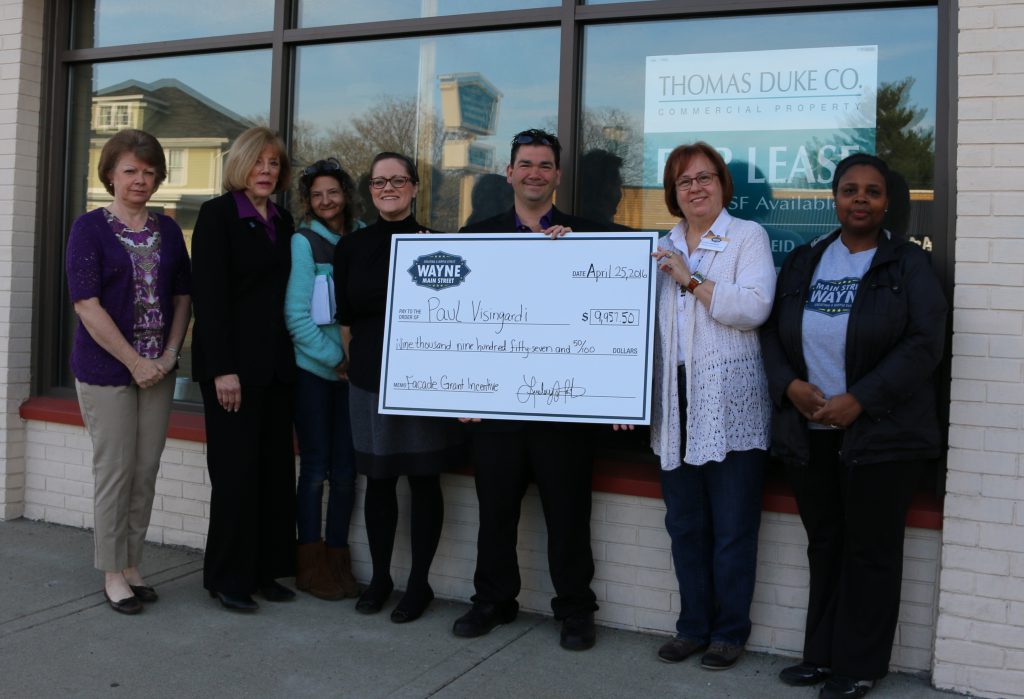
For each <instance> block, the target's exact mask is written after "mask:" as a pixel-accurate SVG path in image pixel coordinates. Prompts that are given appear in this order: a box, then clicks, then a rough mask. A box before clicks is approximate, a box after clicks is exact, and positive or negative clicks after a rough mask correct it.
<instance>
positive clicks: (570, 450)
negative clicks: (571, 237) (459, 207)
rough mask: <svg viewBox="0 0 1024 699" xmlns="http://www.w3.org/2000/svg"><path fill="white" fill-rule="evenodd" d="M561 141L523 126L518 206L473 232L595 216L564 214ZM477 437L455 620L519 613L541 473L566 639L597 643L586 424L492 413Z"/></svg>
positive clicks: (490, 624)
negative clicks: (472, 514) (559, 205)
mask: <svg viewBox="0 0 1024 699" xmlns="http://www.w3.org/2000/svg"><path fill="white" fill-rule="evenodd" d="M560 156H561V146H560V145H559V143H558V139H557V138H556V137H555V136H553V135H551V134H549V133H545V132H544V131H540V130H537V129H531V130H529V131H523V132H521V133H519V134H516V136H515V138H513V140H512V154H511V158H510V159H509V165H508V168H507V170H506V176H507V179H508V182H509V184H511V185H512V189H513V191H514V194H515V198H514V205H513V207H512V208H511V209H510V210H508V211H506V212H504V213H502V214H499V215H497V216H494V217H492V218H489V219H486V220H484V221H480V222H479V223H475V224H473V225H470V226H466V227H464V228H463V229H462V232H466V233H508V232H511V231H521V232H523V233H527V234H528V233H530V232H535V233H542V234H545V235H548V236H550V237H552V238H557V237H559V236H562V235H564V234H566V233H568V232H571V231H573V230H577V231H595V230H598V227H597V225H596V224H594V223H592V222H590V221H587V220H586V219H582V218H577V217H575V216H570V215H568V214H565V213H562V212H561V211H559V210H558V209H556V208H555V207H554V206H553V205H552V203H551V201H552V196H553V195H554V192H555V188H556V187H557V186H558V183H559V180H560V178H561V174H562V171H561V168H560ZM470 431H471V435H472V436H471V439H470V445H471V450H472V456H473V463H474V467H475V470H476V493H477V500H478V501H479V504H480V530H479V533H478V536H477V563H476V573H475V574H474V576H473V584H474V586H475V587H476V594H475V595H473V607H472V609H470V610H469V611H468V612H467V613H466V614H464V615H463V616H462V617H460V618H459V619H457V620H456V621H455V626H454V628H453V629H452V630H453V632H454V633H455V635H456V636H463V637H467V638H472V637H475V636H482V635H484V634H486V633H488V632H489V631H490V630H491V629H493V628H494V627H495V626H498V625H499V624H504V623H508V622H511V621H512V620H513V619H515V617H516V613H517V612H518V610H519V604H518V602H516V596H517V595H518V594H519V590H520V586H521V584H520V576H519V563H518V560H517V557H516V543H517V533H518V531H517V530H518V525H519V511H520V505H521V502H522V499H523V494H524V493H525V492H526V487H527V485H528V484H529V482H530V480H531V479H532V480H533V481H534V482H535V483H536V484H537V489H538V491H539V494H540V499H541V504H542V506H543V509H544V520H545V522H546V524H547V530H548V567H549V569H550V571H551V581H552V582H553V583H554V587H555V598H554V599H553V600H552V601H551V608H552V610H553V611H554V614H555V618H556V619H559V620H560V621H561V622H562V634H561V645H562V647H563V648H567V649H569V650H586V649H587V648H590V647H591V646H593V645H594V640H595V630H594V610H596V609H597V604H596V603H595V596H594V592H593V590H591V589H590V582H591V580H592V579H593V577H594V557H593V554H592V552H591V549H590V496H591V492H590V482H591V469H592V462H593V459H592V455H591V452H590V449H589V447H588V440H587V438H586V432H585V428H584V427H583V426H581V425H571V424H561V423H551V422H520V421H512V422H507V421H486V422H482V423H479V424H474V425H472V426H471V427H470Z"/></svg>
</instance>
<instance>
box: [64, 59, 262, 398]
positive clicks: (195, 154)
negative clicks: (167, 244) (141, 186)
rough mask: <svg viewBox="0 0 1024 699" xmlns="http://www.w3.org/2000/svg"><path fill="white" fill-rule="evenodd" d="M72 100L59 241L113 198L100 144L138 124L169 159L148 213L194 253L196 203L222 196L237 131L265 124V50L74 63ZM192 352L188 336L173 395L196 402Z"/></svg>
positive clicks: (70, 323)
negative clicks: (174, 226) (174, 227)
mask: <svg viewBox="0 0 1024 699" xmlns="http://www.w3.org/2000/svg"><path fill="white" fill-rule="evenodd" d="M69 102H70V115H71V116H70V121H69V134H68V175H67V190H66V194H65V206H64V211H65V217H64V219H65V220H64V228H63V230H64V231H65V240H66V235H67V234H66V231H68V230H69V229H70V227H71V223H72V222H73V221H74V219H75V218H76V217H78V216H79V215H81V214H82V213H84V212H86V211H91V210H92V209H95V208H97V207H100V206H105V205H106V204H107V203H109V202H110V195H109V194H107V192H106V190H105V189H104V188H103V185H102V184H101V183H100V180H99V177H98V175H97V173H96V167H97V163H98V162H99V156H100V151H101V149H102V148H103V144H104V143H105V142H106V141H107V139H108V138H110V137H111V136H112V135H114V134H115V133H116V132H117V131H118V130H120V129H122V128H137V129H142V130H144V131H148V132H149V133H151V134H153V135H154V136H156V137H157V139H159V141H160V143H161V145H162V146H163V147H164V149H165V153H166V156H167V166H168V176H167V179H166V180H165V181H164V184H163V185H162V186H161V187H160V188H159V189H158V190H157V192H156V193H155V194H154V195H153V198H152V199H151V200H150V202H149V208H150V209H151V210H153V211H156V212H158V213H163V214H166V215H168V216H170V217H172V218H174V219H175V220H176V221H177V222H178V225H180V226H181V228H182V231H183V232H184V234H185V243H186V245H187V246H189V249H190V250H191V239H192V228H193V226H194V225H195V220H196V216H197V214H198V213H199V206H200V204H202V203H203V202H204V201H206V200H207V199H210V198H212V197H214V196H217V195H219V194H220V193H221V191H222V190H221V173H222V166H223V156H224V153H225V152H226V151H227V150H228V148H229V147H230V146H231V143H232V142H233V141H234V139H235V138H236V137H237V136H238V135H239V134H240V133H241V132H242V131H244V130H245V129H247V128H249V127H250V126H252V125H254V124H257V123H266V121H267V117H268V114H269V106H270V52H269V51H243V52H237V53H218V54H213V55H204V56H187V57H181V58H161V59H150V60H139V61H119V62H112V63H99V64H95V65H89V64H86V65H79V66H76V67H75V68H74V70H73V71H72V79H71V86H70V100H69ZM64 301H65V302H66V295H65V298H64ZM64 319H65V325H64V327H65V332H64V333H62V336H63V346H64V356H65V357H67V356H68V354H69V352H70V343H71V336H72V332H73V329H74V326H75V322H76V320H75V315H74V313H73V312H71V311H70V309H68V312H66V313H65V314H64ZM190 347H191V337H186V340H185V346H184V348H183V351H182V354H181V365H182V370H181V371H180V372H179V378H178V389H177V392H176V397H177V398H179V399H184V400H196V401H198V400H199V397H198V390H197V389H196V387H195V385H194V384H192V383H191V380H190V377H191V353H190V352H189V348H190ZM62 367H64V369H63V371H64V374H63V375H62V378H61V384H62V385H65V386H71V385H73V380H72V378H71V376H70V374H69V373H68V372H67V369H66V367H67V363H66V362H63V363H62Z"/></svg>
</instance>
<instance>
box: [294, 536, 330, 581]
mask: <svg viewBox="0 0 1024 699" xmlns="http://www.w3.org/2000/svg"><path fill="white" fill-rule="evenodd" d="M323 560H324V542H323V541H314V542H312V543H309V544H299V552H298V561H297V563H298V565H297V566H296V569H297V570H296V573H295V587H297V588H299V589H300V590H302V591H303V592H309V586H310V585H311V584H312V583H313V575H314V573H316V571H317V569H318V568H321V567H322V566H323Z"/></svg>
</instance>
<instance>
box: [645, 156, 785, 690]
mask: <svg viewBox="0 0 1024 699" xmlns="http://www.w3.org/2000/svg"><path fill="white" fill-rule="evenodd" d="M664 187H665V203H666V205H667V206H668V209H669V211H670V212H672V214H674V215H676V216H679V217H680V219H681V220H680V221H679V223H678V224H677V225H676V226H675V227H674V228H673V229H672V230H671V231H670V232H669V234H668V235H667V236H665V237H664V238H662V239H661V240H660V241H659V243H658V251H657V252H655V253H654V257H655V258H657V260H658V267H659V269H660V270H661V274H659V279H658V318H657V326H656V328H657V330H656V341H655V346H656V351H657V357H656V361H655V365H654V406H653V410H652V421H651V447H652V448H653V449H654V451H655V453H657V454H658V455H659V456H660V457H661V469H662V471H661V484H662V493H663V496H664V498H665V505H666V508H667V511H666V514H665V526H666V528H667V529H668V532H669V535H670V537H671V539H672V559H673V563H674V565H675V570H676V578H677V579H678V581H679V593H680V602H681V609H680V613H679V620H678V622H677V623H676V631H677V634H676V638H674V639H673V640H671V641H669V642H668V643H666V644H664V645H663V646H662V647H661V648H660V649H659V650H658V656H659V657H660V658H661V659H662V660H664V661H666V662H679V661H681V660H683V659H685V658H687V657H688V656H690V655H692V654H694V653H698V652H701V651H704V653H703V655H702V657H701V665H702V666H703V667H705V668H707V669H709V670H723V669H726V668H729V667H732V666H733V665H734V664H735V663H736V661H737V660H738V659H739V657H740V655H741V654H742V652H743V645H744V644H745V643H746V641H747V636H749V635H750V602H751V598H752V597H753V593H754V574H755V566H756V562H757V532H758V528H759V526H760V522H761V485H762V481H763V472H764V467H765V464H766V460H767V452H766V450H767V448H768V442H769V424H768V423H769V416H770V414H771V403H770V400H769V397H768V386H767V381H766V379H765V373H764V366H763V363H762V360H761V347H760V344H759V341H758V334H757V328H758V326H760V325H761V324H762V323H763V322H764V321H765V319H766V318H767V317H768V314H769V312H770V311H771V306H772V299H773V297H774V293H775V267H774V264H773V262H772V255H771V247H770V245H769V242H768V235H767V234H766V233H765V231H764V229H763V228H762V227H761V226H760V225H758V224H757V223H754V222H752V221H744V220H742V219H738V218H733V217H732V216H730V215H729V212H728V211H726V210H725V207H726V205H727V204H728V203H729V201H730V200H731V199H732V193H733V184H732V178H731V177H730V175H729V170H728V168H726V165H725V162H724V161H723V159H722V156H721V155H719V154H718V152H717V151H716V150H715V149H713V148H712V147H711V146H709V145H708V144H706V143H703V142H698V143H694V144H690V145H683V146H679V147H678V148H676V149H675V150H674V151H673V152H672V154H671V155H670V156H669V158H668V161H667V162H666V163H665V175H664Z"/></svg>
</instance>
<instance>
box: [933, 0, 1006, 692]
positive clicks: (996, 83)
mask: <svg viewBox="0 0 1024 699" xmlns="http://www.w3.org/2000/svg"><path fill="white" fill-rule="evenodd" d="M958 19H959V39H958V44H959V60H958V75H959V89H958V92H959V105H958V108H959V124H958V129H957V143H958V148H957V188H958V190H959V192H958V196H957V223H956V231H957V241H956V276H955V283H956V290H955V293H954V304H953V305H954V310H953V332H954V335H953V386H952V405H951V415H950V422H951V425H950V433H949V441H950V452H949V461H948V463H949V476H948V481H947V491H948V492H947V495H946V512H945V524H944V530H943V541H942V575H941V577H940V594H939V620H938V624H937V628H936V640H935V661H934V667H933V681H934V683H935V685H936V686H938V687H944V688H950V689H956V690H959V691H964V692H971V693H973V694H976V695H979V696H1002V697H1011V696H1012V697H1024V458H1022V456H1021V454H1022V452H1024V429H1022V428H1024V383H1022V380H1024V3H1021V2H1008V1H1005V0H975V1H965V0H962V1H961V2H960V3H959V17H958Z"/></svg>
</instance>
